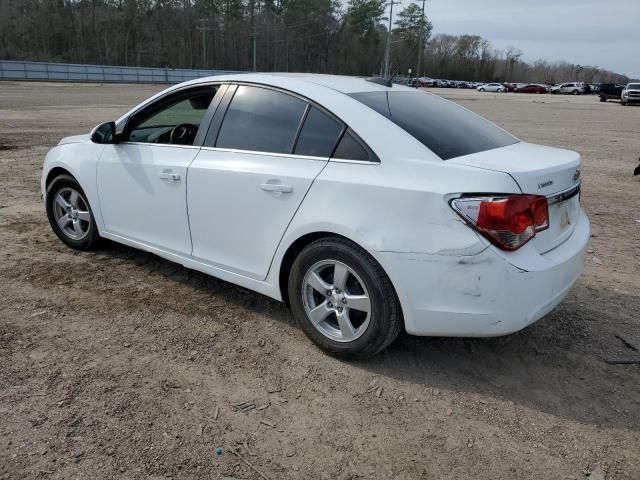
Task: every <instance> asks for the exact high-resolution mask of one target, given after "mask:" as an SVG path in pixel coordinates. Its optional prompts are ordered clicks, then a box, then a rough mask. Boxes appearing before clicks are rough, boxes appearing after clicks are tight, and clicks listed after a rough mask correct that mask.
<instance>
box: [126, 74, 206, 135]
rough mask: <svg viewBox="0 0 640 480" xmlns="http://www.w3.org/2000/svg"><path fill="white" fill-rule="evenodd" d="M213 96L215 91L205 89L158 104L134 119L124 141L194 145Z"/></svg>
mask: <svg viewBox="0 0 640 480" xmlns="http://www.w3.org/2000/svg"><path fill="white" fill-rule="evenodd" d="M214 95H215V88H214V87H205V88H198V89H196V90H194V91H191V92H185V93H180V94H177V95H176V96H174V97H171V98H169V99H161V100H158V102H156V103H155V104H152V105H150V106H149V107H146V108H145V109H144V110H143V111H142V112H140V113H137V114H135V115H134V116H133V117H132V119H131V123H130V125H127V128H126V132H125V140H128V141H130V142H142V143H164V144H177V145H193V141H194V140H195V138H196V134H197V133H198V128H199V127H200V122H201V121H202V117H203V116H204V114H205V112H206V111H207V108H209V104H210V103H211V100H212V99H213V97H214Z"/></svg>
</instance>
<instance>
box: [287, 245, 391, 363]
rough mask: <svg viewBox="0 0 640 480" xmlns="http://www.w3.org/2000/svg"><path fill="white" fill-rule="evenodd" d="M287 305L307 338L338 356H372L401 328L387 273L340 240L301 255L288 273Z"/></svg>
mask: <svg viewBox="0 0 640 480" xmlns="http://www.w3.org/2000/svg"><path fill="white" fill-rule="evenodd" d="M289 301H290V303H291V308H292V310H293V314H294V316H295V318H296V320H297V321H298V323H299V324H300V326H301V327H302V329H303V331H304V332H305V334H306V335H307V336H308V337H309V338H310V339H311V340H312V341H313V342H314V343H315V344H316V345H318V346H319V347H320V348H322V349H323V350H325V351H327V352H328V353H331V354H333V355H336V356H339V357H344V358H353V359H356V358H367V357H371V356H373V355H375V354H376V353H378V352H380V351H381V350H383V349H384V348H385V347H387V346H388V345H389V344H390V343H391V342H393V340H394V339H395V338H396V337H397V336H398V333H399V332H400V329H401V328H402V314H401V310H400V304H399V302H398V299H397V297H396V294H395V290H394V288H393V285H392V284H391V281H390V280H389V278H388V277H387V275H386V273H385V272H384V270H383V269H382V267H380V265H379V264H378V263H377V262H376V261H375V260H374V259H373V258H372V257H371V256H370V255H369V254H368V253H367V252H366V251H365V250H364V249H362V248H360V247H359V246H357V245H355V244H354V243H352V242H350V241H348V240H346V239H342V238H333V237H331V238H325V239H321V240H317V241H315V242H313V243H311V244H309V245H308V246H307V247H305V248H304V249H303V250H302V251H301V252H300V254H299V255H298V257H297V258H296V260H295V261H294V263H293V266H292V268H291V272H290V274H289Z"/></svg>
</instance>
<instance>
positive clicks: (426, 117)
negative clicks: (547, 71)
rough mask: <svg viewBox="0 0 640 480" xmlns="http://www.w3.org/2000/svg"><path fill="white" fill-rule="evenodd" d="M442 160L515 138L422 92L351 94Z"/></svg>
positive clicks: (471, 114)
mask: <svg viewBox="0 0 640 480" xmlns="http://www.w3.org/2000/svg"><path fill="white" fill-rule="evenodd" d="M350 95H351V97H353V98H355V99H356V100H359V101H360V102H362V103H364V104H365V105H367V106H368V107H370V108H372V109H373V110H375V111H376V112H378V113H380V114H381V115H384V116H385V117H387V118H388V119H389V120H391V121H392V122H393V123H395V124H396V125H398V126H399V127H401V128H402V129H403V130H405V131H406V132H407V133H409V134H411V135H412V136H413V137H415V138H416V139H417V140H418V141H420V142H421V143H422V144H423V145H424V146H426V147H427V148H429V150H431V151H432V152H434V153H435V154H436V155H438V156H439V157H440V158H442V159H443V160H449V159H450V158H456V157H461V156H463V155H470V154H473V153H478V152H484V151H486V150H493V149H494V148H500V147H506V146H507V145H513V144H514V143H517V142H518V140H517V139H516V138H515V137H514V136H512V135H510V134H509V133H507V132H505V131H504V130H502V129H500V128H498V127H497V126H495V125H494V124H492V123H491V122H489V121H488V120H485V119H484V118H482V117H480V116H478V115H476V114H474V113H471V112H470V111H468V110H466V109H465V108H462V107H461V106H459V105H457V104H455V103H453V102H449V101H447V100H444V99H442V98H440V97H438V96H437V95H430V94H428V93H424V92H365V93H352V94H350Z"/></svg>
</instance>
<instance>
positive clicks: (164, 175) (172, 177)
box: [158, 172, 180, 182]
mask: <svg viewBox="0 0 640 480" xmlns="http://www.w3.org/2000/svg"><path fill="white" fill-rule="evenodd" d="M158 177H159V178H160V180H168V181H170V182H177V181H178V180H180V175H178V174H177V173H171V172H160V173H159V174H158Z"/></svg>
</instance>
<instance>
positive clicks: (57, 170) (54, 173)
mask: <svg viewBox="0 0 640 480" xmlns="http://www.w3.org/2000/svg"><path fill="white" fill-rule="evenodd" d="M60 175H69V176H70V177H72V178H73V179H74V180H75V181H76V182H78V179H77V178H76V177H75V175H73V173H71V172H70V171H69V170H67V169H66V168H63V167H60V166H55V167H53V168H52V169H51V170H49V172H48V173H47V177H46V179H45V182H44V186H45V188H48V187H49V185H50V184H51V182H52V181H53V179H54V178H56V177H58V176H60ZM78 183H80V182H78ZM81 186H82V185H81Z"/></svg>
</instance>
